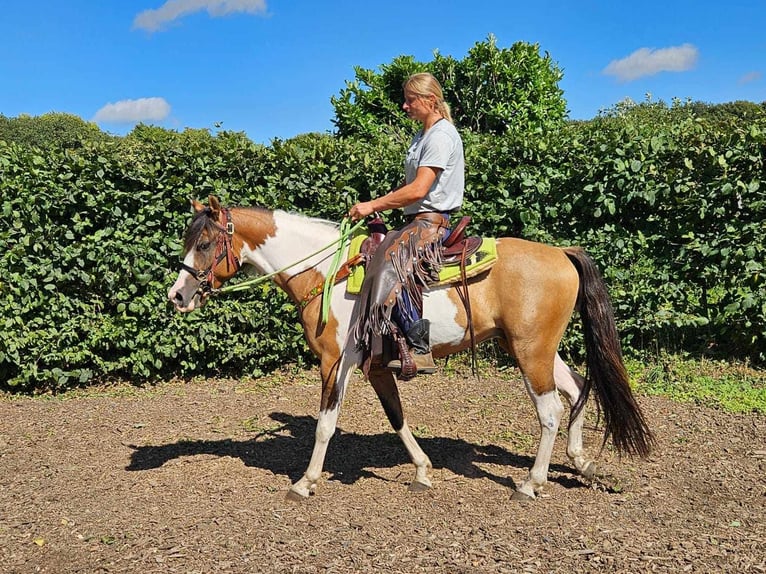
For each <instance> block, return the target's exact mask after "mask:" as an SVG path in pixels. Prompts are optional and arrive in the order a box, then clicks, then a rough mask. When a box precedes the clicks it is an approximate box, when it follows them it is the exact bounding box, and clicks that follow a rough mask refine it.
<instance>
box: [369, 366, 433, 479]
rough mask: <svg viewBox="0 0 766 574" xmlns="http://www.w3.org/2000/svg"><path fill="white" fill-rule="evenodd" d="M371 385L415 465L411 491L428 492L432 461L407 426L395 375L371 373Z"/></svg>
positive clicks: (387, 371) (386, 371)
mask: <svg viewBox="0 0 766 574" xmlns="http://www.w3.org/2000/svg"><path fill="white" fill-rule="evenodd" d="M370 384H371V385H372V388H373V389H375V392H376V393H377V395H378V399H380V404H381V405H383V410H384V411H385V412H386V416H387V417H388V420H389V422H390V423H391V426H392V427H394V430H395V431H396V434H398V435H399V438H400V439H402V442H403V443H404V447H405V448H406V449H407V452H408V453H409V455H410V459H411V460H412V463H413V464H414V465H415V478H414V479H413V481H412V484H410V490H411V491H413V492H420V491H423V490H428V489H429V488H431V480H430V479H429V478H428V472H429V471H430V470H431V468H432V465H431V460H430V459H429V458H428V456H427V455H426V453H425V452H423V449H421V448H420V445H419V444H418V443H417V441H416V440H415V437H414V436H412V432H410V428H409V426H407V421H406V420H405V418H404V411H403V410H402V401H401V399H400V398H399V389H398V388H397V386H396V379H395V378H394V374H393V373H392V372H391V371H389V370H386V369H377V370H374V371H370Z"/></svg>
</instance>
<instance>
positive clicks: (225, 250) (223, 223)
mask: <svg viewBox="0 0 766 574" xmlns="http://www.w3.org/2000/svg"><path fill="white" fill-rule="evenodd" d="M213 225H215V226H216V227H217V228H218V237H217V238H216V243H215V253H214V254H213V262H212V263H211V264H210V265H209V266H208V267H207V269H195V268H194V267H190V266H189V265H187V264H186V263H184V262H181V269H183V270H184V271H186V272H187V273H189V274H190V275H191V276H192V277H194V278H195V279H196V280H197V281H199V286H198V287H197V291H196V293H197V294H198V295H199V296H200V297H203V298H204V297H207V296H209V295H211V294H213V293H214V292H215V289H213V284H214V282H215V269H216V267H218V265H219V264H220V263H221V262H222V261H223V260H224V259H225V260H226V271H227V272H229V271H231V269H232V268H233V269H234V273H236V272H237V271H239V268H240V266H241V265H240V262H239V258H238V257H237V256H236V255H235V254H234V249H233V248H232V244H231V238H232V237H233V235H234V223H233V222H232V220H231V210H229V209H226V208H225V207H224V208H221V210H220V217H219V221H214V222H213Z"/></svg>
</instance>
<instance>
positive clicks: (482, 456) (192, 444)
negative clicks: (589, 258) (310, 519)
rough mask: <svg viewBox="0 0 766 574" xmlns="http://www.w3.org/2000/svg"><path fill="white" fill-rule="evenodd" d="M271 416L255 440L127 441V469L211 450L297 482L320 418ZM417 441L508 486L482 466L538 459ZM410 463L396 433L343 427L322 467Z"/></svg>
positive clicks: (567, 476) (452, 465)
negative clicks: (277, 424)
mask: <svg viewBox="0 0 766 574" xmlns="http://www.w3.org/2000/svg"><path fill="white" fill-rule="evenodd" d="M270 417H271V418H272V419H273V420H275V421H277V422H280V423H282V426H281V427H279V428H276V429H273V430H269V431H266V432H262V433H259V434H257V435H256V436H255V437H253V438H252V439H246V440H241V441H237V440H232V439H223V440H181V441H178V442H175V443H170V444H164V445H156V446H134V445H129V446H130V448H132V449H133V452H132V453H131V455H130V464H129V465H128V466H127V467H126V470H129V471H141V470H151V469H154V468H159V467H161V466H162V465H164V464H165V463H166V462H168V461H170V460H173V459H176V458H181V457H184V456H194V455H199V454H211V455H215V456H221V457H223V456H228V457H232V458H238V459H240V460H241V461H242V462H243V463H244V464H245V465H246V466H252V467H255V468H262V469H264V470H269V471H271V472H272V473H274V474H282V475H285V476H288V477H289V478H290V481H291V482H295V481H296V480H298V479H299V478H300V477H301V476H302V475H303V472H304V471H305V470H306V467H307V466H308V461H309V458H310V456H311V450H312V448H313V439H314V430H315V429H316V424H317V421H316V419H315V418H313V417H309V416H293V415H289V414H286V413H279V412H275V413H271V415H270ZM418 443H419V444H420V446H421V448H422V449H423V450H424V451H425V452H426V454H427V455H428V457H429V458H430V459H431V462H432V464H433V467H434V468H435V469H447V470H449V471H450V472H452V473H453V474H455V475H460V476H464V477H466V478H488V479H490V480H492V481H494V482H496V483H498V484H500V485H503V486H506V487H509V488H515V487H516V485H515V483H514V481H513V479H512V478H510V477H508V476H498V475H495V474H493V473H491V472H489V471H487V470H486V469H485V468H482V467H481V466H480V465H481V464H496V465H501V466H509V467H514V468H520V469H527V468H529V467H531V466H532V464H533V463H534V459H533V458H531V457H529V456H524V455H518V454H514V453H512V452H510V451H508V450H506V449H505V448H503V447H499V446H494V445H480V444H474V443H471V442H468V441H465V440H462V439H453V438H443V437H435V438H420V439H418ZM408 462H410V460H409V457H408V456H407V452H406V450H405V449H404V445H402V443H401V441H400V440H399V437H398V436H397V435H396V434H394V433H393V432H390V433H381V434H376V435H362V434H356V433H349V432H345V431H343V430H342V429H340V428H339V429H338V430H336V432H335V436H333V438H332V441H331V443H330V448H329V449H328V452H327V457H326V458H325V464H324V470H325V471H327V472H329V473H330V475H331V476H330V480H338V481H340V482H342V483H344V484H352V483H354V482H356V481H357V480H359V479H360V478H363V477H375V478H378V479H380V480H387V479H386V478H384V477H381V476H380V475H378V474H376V473H374V472H372V471H369V470H366V468H370V467H372V468H389V467H394V466H398V465H400V464H404V463H408ZM550 470H552V471H554V472H556V473H559V474H558V475H555V476H549V479H550V480H552V481H553V482H557V483H559V484H561V485H562V486H564V487H567V488H571V487H577V486H584V485H585V483H584V482H582V481H580V480H578V479H577V478H575V477H573V476H572V473H573V472H574V471H573V470H572V469H571V468H569V467H566V466H562V465H556V464H552V465H551V466H550Z"/></svg>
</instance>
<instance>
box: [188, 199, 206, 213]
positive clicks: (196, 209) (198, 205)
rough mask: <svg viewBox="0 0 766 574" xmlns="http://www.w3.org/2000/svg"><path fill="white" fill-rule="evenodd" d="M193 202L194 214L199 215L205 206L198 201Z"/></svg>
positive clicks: (192, 200) (193, 200)
mask: <svg viewBox="0 0 766 574" xmlns="http://www.w3.org/2000/svg"><path fill="white" fill-rule="evenodd" d="M189 201H190V202H191V206H192V209H193V210H194V213H199V212H200V211H204V209H205V206H204V205H203V204H202V203H201V202H199V201H197V200H196V199H191V200H189Z"/></svg>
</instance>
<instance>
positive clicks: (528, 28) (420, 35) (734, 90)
mask: <svg viewBox="0 0 766 574" xmlns="http://www.w3.org/2000/svg"><path fill="white" fill-rule="evenodd" d="M1 13H2V15H3V19H2V21H3V26H2V29H3V33H2V34H1V35H0V53H2V57H0V113H1V114H3V115H5V116H9V117H15V116H18V115H20V114H30V115H40V114H44V113H46V112H51V111H55V112H67V113H72V114H76V115H78V116H80V117H82V118H84V119H86V120H92V121H96V122H97V123H98V124H99V126H100V127H101V128H102V129H104V130H106V131H108V132H111V133H115V134H124V133H127V132H128V131H130V129H132V127H133V126H134V125H135V123H136V122H137V121H143V122H145V123H150V124H156V125H160V126H163V127H166V128H170V129H177V130H183V129H184V128H186V127H191V128H208V129H211V130H212V131H215V130H216V127H215V126H216V125H217V124H220V125H221V127H222V128H224V129H229V130H234V131H244V132H245V133H247V135H248V136H249V137H250V138H251V139H252V140H253V141H256V142H260V143H269V142H270V141H271V140H272V139H273V138H282V139H287V138H290V137H293V136H295V135H298V134H301V133H306V132H314V131H316V132H331V131H332V130H333V125H332V118H333V108H332V105H331V104H330V98H331V97H332V96H333V95H337V94H338V93H339V92H340V90H341V89H342V88H343V87H344V85H345V82H346V81H347V80H352V79H353V78H354V66H362V67H365V68H372V69H377V68H378V67H379V66H380V65H381V64H387V63H389V62H391V60H393V59H394V58H395V57H396V56H400V55H412V56H414V57H415V59H416V60H419V61H430V60H431V59H432V57H433V52H434V50H438V51H439V52H440V53H441V54H442V55H445V56H453V57H454V58H456V59H462V58H464V57H465V55H466V53H467V52H468V50H469V49H470V48H471V47H472V46H473V45H474V44H475V43H477V42H481V41H484V40H486V39H487V37H488V36H489V35H490V34H492V35H494V36H495V37H496V39H497V44H498V46H500V47H505V48H507V47H510V46H511V45H512V44H513V43H514V42H516V41H525V42H530V43H537V44H539V46H540V49H541V51H543V52H548V53H549V54H550V55H551V57H552V58H553V60H554V61H556V62H557V63H558V65H559V66H560V67H561V68H562V70H563V72H564V79H563V80H562V82H561V84H560V86H561V88H562V89H563V90H564V97H565V99H566V100H567V104H568V108H569V116H570V118H573V119H590V118H592V117H594V116H595V115H597V114H598V112H599V110H601V109H604V108H608V107H610V106H613V105H614V104H616V103H617V102H619V101H621V100H623V99H625V98H631V99H633V100H634V101H644V99H645V98H646V95H647V94H651V97H652V98H653V99H654V100H663V101H665V102H668V103H669V102H670V101H671V100H672V99H673V98H680V99H682V100H684V99H686V98H690V99H692V100H700V101H704V102H709V103H721V102H729V101H735V100H749V101H753V102H758V103H760V102H762V101H764V100H766V34H764V32H763V30H764V28H765V27H766V1H764V0H729V1H728V2H712V1H709V0H695V1H692V0H678V1H675V0H664V1H662V2H660V1H655V0H644V1H643V2H635V3H625V2H614V1H594V0H537V1H535V2H530V1H526V2H517V1H514V0H487V1H482V0H474V1H473V2H458V1H456V0H418V1H412V0H411V1H408V2H403V1H400V0H386V1H384V2H361V1H359V0H337V1H332V2H329V1H328V2H308V1H305V0H25V1H17V0H5V2H3V6H2V12H1Z"/></svg>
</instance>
